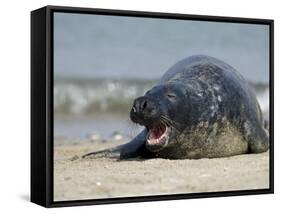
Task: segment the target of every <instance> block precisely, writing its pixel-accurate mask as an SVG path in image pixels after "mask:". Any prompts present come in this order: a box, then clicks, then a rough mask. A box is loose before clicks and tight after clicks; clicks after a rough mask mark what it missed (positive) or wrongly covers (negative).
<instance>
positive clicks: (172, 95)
mask: <svg viewBox="0 0 281 214" xmlns="http://www.w3.org/2000/svg"><path fill="white" fill-rule="evenodd" d="M167 97H168V98H170V99H175V98H176V97H177V95H175V94H172V93H168V94H167Z"/></svg>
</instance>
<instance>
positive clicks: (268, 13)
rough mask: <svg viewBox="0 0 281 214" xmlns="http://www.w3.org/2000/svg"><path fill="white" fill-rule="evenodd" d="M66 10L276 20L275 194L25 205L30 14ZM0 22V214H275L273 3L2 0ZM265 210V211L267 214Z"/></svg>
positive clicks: (276, 14) (276, 10)
mask: <svg viewBox="0 0 281 214" xmlns="http://www.w3.org/2000/svg"><path fill="white" fill-rule="evenodd" d="M48 4H49V5H65V6H81V7H98V8H110V9H127V10H143V11H159V12H174V13H188V14H201V15H219V16H237V17H251V18H252V17H256V18H269V19H275V109H276V111H275V155H276V158H275V181H276V184H275V192H276V193H275V194H274V195H259V196H243V197H227V198H212V199H200V200H198V199H194V200H179V201H164V202H153V203H137V204H133V203H130V204H121V205H102V206H101V205H100V206H95V207H94V206H90V207H76V208H63V209H61V208H60V209H51V210H47V209H43V208H41V207H39V206H37V205H34V204H31V203H29V202H27V200H28V197H29V173H30V172H29V149H30V148H29V144H30V143H29V137H30V128H29V127H30V123H29V120H30V119H29V118H30V113H29V111H30V110H29V109H30V105H29V103H30V91H29V88H30V80H29V79H30V16H29V13H30V11H31V10H33V9H36V8H39V7H41V6H45V5H48ZM0 15H1V19H0V26H1V28H0V29H1V32H0V38H1V39H0V51H1V52H0V53H1V55H0V59H1V60H0V66H1V69H0V75H1V78H0V81H1V83H0V87H1V89H0V97H1V108H0V109H1V110H0V121H1V123H0V124H1V132H0V133H1V137H0V139H1V140H0V142H1V152H0V158H1V160H0V164H1V168H0V170H1V172H0V203H1V205H0V210H1V213H4V212H3V210H5V211H6V212H8V213H11V212H14V211H18V212H29V213H37V212H42V213H77V212H80V213H101V212H108V213H109V212H111V213H113V212H120V213H121V212H122V213H132V212H134V213H150V212H157V213H160V212H161V213H171V212H177V211H184V212H186V213H201V212H202V213H203V212H208V213H212V212H214V213H229V214H231V213H267V212H270V211H273V210H276V209H277V207H278V205H279V203H280V202H279V201H280V199H281V193H280V180H281V178H280V170H278V169H280V162H281V158H280V157H281V154H280V144H279V140H280V139H281V136H280V135H281V132H280V131H279V132H278V131H277V130H278V129H280V128H281V127H280V123H278V122H277V121H278V120H279V121H280V119H281V118H280V113H279V112H278V110H279V109H280V108H281V105H280V99H278V92H279V91H280V90H281V86H280V84H278V82H280V81H281V75H280V72H279V70H280V69H281V68H280V66H281V65H280V61H279V59H280V55H281V53H280V51H281V45H280V39H279V38H281V28H280V27H281V24H280V23H281V15H280V6H278V1H276V0H267V1H259V0H255V1H245V0H235V1H225V0H211V1H204V0H192V1H187V0H185V1H184V0H182V1H181V0H171V1H168V2H167V1H164V0H162V1H156V0H154V1H153V0H134V1H130V0H95V1H94V0H80V1H70V0H60V1H54V0H52V1H51V0H45V1H43V0H25V1H15V0H6V1H2V2H1V13H0ZM269 210H270V211H269Z"/></svg>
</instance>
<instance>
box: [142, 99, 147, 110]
mask: <svg viewBox="0 0 281 214" xmlns="http://www.w3.org/2000/svg"><path fill="white" fill-rule="evenodd" d="M146 106H147V101H146V100H144V101H143V102H142V105H141V109H142V111H144V110H145V109H146Z"/></svg>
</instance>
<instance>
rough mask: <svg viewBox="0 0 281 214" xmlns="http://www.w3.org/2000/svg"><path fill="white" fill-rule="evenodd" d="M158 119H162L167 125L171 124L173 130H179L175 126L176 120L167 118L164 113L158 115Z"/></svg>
mask: <svg viewBox="0 0 281 214" xmlns="http://www.w3.org/2000/svg"><path fill="white" fill-rule="evenodd" d="M160 119H162V120H163V121H164V122H165V123H167V124H168V125H169V126H171V127H172V128H174V129H175V130H177V131H179V130H178V128H177V127H176V126H177V122H175V121H173V120H171V119H170V118H168V117H167V116H165V115H161V116H160Z"/></svg>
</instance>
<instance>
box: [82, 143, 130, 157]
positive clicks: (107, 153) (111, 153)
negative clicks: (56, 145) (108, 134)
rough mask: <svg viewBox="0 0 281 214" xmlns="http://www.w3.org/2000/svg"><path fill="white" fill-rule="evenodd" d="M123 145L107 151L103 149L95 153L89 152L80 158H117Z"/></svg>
mask: <svg viewBox="0 0 281 214" xmlns="http://www.w3.org/2000/svg"><path fill="white" fill-rule="evenodd" d="M123 146H124V145H120V146H116V147H113V148H109V149H104V150H100V151H96V152H90V153H87V154H85V155H83V156H82V157H81V158H101V157H107V158H119V155H120V152H121V149H122V147H123Z"/></svg>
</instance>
